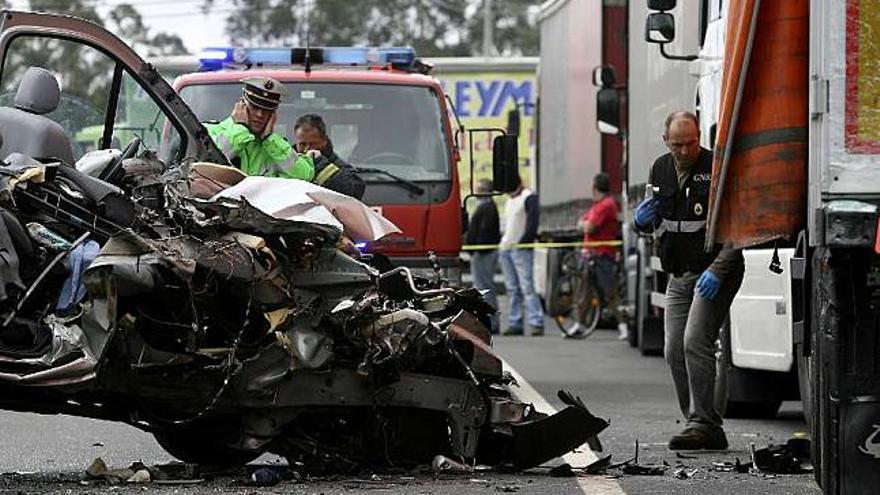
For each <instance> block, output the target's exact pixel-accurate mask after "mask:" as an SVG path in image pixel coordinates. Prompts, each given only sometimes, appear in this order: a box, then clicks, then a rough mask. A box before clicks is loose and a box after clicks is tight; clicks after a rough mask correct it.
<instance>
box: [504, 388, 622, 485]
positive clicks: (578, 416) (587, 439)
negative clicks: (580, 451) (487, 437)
mask: <svg viewBox="0 0 880 495" xmlns="http://www.w3.org/2000/svg"><path fill="white" fill-rule="evenodd" d="M558 397H559V400H561V401H562V402H563V403H564V404H566V407H565V408H564V409H562V410H561V411H559V412H557V413H556V414H553V415H535V416H537V417H536V419H533V420H528V421H523V422H520V423H512V424H510V425H509V431H510V436H509V438H510V443H509V445H507V446H504V445H500V444H499V443H498V442H493V444H494V445H496V446H499V447H501V448H502V449H505V450H507V451H508V452H510V455H509V459H510V461H511V462H512V464H513V467H514V468H515V469H528V468H532V467H535V466H539V465H541V464H543V463H545V462H547V461H549V460H552V459H555V458H557V457H560V456H562V455H564V454H566V453H568V452H571V451H572V450H574V449H576V448H578V447H579V446H581V445H583V444H584V443H590V444H591V445H596V444H598V442H597V441H596V436H597V435H598V434H599V433H600V432H602V430H604V429H605V428H608V424H609V423H608V421H606V420H604V419H602V418H598V417H596V416H593V414H591V413H590V411H589V410H588V409H587V407H586V406H585V405H584V403H583V401H581V399H580V397H576V396H574V395H572V394H571V393H570V392H567V391H565V390H560V391H559V392H558Z"/></svg>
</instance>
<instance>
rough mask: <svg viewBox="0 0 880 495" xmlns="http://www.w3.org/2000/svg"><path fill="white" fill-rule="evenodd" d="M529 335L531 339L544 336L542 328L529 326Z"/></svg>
mask: <svg viewBox="0 0 880 495" xmlns="http://www.w3.org/2000/svg"><path fill="white" fill-rule="evenodd" d="M529 335H531V336H532V337H540V336H542V335H544V327H535V326H530V327H529Z"/></svg>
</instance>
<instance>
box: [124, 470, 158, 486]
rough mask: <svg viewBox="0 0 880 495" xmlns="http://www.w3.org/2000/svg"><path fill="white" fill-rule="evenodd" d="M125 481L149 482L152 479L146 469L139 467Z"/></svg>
mask: <svg viewBox="0 0 880 495" xmlns="http://www.w3.org/2000/svg"><path fill="white" fill-rule="evenodd" d="M125 481H126V482H127V483H149V482H151V481H152V477H151V476H150V472H149V471H148V470H146V469H140V470H138V471H135V472H134V474H133V475H131V477H130V478H128V479H127V480H125Z"/></svg>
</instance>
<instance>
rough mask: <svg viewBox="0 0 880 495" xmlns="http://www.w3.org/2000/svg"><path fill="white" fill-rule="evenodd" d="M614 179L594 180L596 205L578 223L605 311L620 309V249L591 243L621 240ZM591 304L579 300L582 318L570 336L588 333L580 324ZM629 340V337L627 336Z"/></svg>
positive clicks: (602, 176)
mask: <svg viewBox="0 0 880 495" xmlns="http://www.w3.org/2000/svg"><path fill="white" fill-rule="evenodd" d="M610 192H611V179H610V178H609V177H608V174H606V173H604V172H600V173H598V174H596V176H595V177H594V178H593V205H592V206H591V207H590V209H589V210H587V212H586V213H584V215H583V216H582V217H581V218H580V219H579V220H578V223H577V228H578V230H580V231H581V232H583V233H584V249H583V251H582V253H581V254H582V256H583V258H584V259H585V261H586V260H589V261H591V262H592V263H593V270H595V273H596V280H597V281H598V285H599V287H598V288H599V290H600V291H602V295H603V297H604V301H605V306H606V307H605V309H607V310H609V311H611V312H614V311H615V309H616V308H617V248H615V247H613V246H590V244H589V243H591V242H602V241H615V240H618V239H619V238H620V220H619V219H618V217H619V215H620V208H618V206H617V201H615V199H614V197H612V196H611V194H610ZM586 302H587V301H577V304H578V312H579V316H580V318H578V320H579V322H578V323H577V324H576V325H575V328H574V329H573V330H572V331H571V333H569V334H567V335H566V337H579V336H582V335H583V334H584V333H585V332H586V331H587V329H586V327H584V326H583V325H582V324H581V323H580V321H583V320H584V318H583V312H584V311H586V306H585V304H586ZM624 338H625V336H624Z"/></svg>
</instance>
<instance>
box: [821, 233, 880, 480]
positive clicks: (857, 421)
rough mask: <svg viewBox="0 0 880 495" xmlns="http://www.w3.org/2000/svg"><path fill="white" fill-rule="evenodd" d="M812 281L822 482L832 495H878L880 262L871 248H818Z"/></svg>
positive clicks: (879, 458) (879, 452) (879, 475)
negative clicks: (863, 494) (866, 494)
mask: <svg viewBox="0 0 880 495" xmlns="http://www.w3.org/2000/svg"><path fill="white" fill-rule="evenodd" d="M812 274H813V281H814V283H813V294H814V296H813V307H812V312H813V313H814V314H815V315H816V316H815V319H814V320H813V321H814V322H815V323H816V325H815V326H814V327H813V328H814V330H815V331H813V332H812V335H813V336H814V338H813V340H812V341H813V342H814V343H815V346H814V347H813V361H814V366H813V369H814V370H815V371H814V383H812V384H811V391H812V392H813V393H814V396H813V397H814V398H813V406H812V411H811V413H812V415H813V421H814V425H815V426H814V427H813V428H812V430H813V432H814V436H813V445H814V452H815V453H816V454H817V455H816V456H815V457H814V459H813V463H814V466H815V467H816V471H817V472H818V474H819V477H818V482H819V484H820V485H821V486H822V488H823V490H824V491H825V493H829V494H846V495H850V494H862V493H877V491H876V490H877V487H878V486H880V438H878V436H880V427H878V426H877V424H878V421H877V418H878V417H880V352H878V344H880V258H878V257H877V256H876V255H875V254H874V253H873V252H872V250H870V249H855V248H849V249H844V248H837V249H831V248H827V247H822V248H817V249H816V251H815V253H814V257H813V266H812ZM817 406H818V407H817ZM817 411H818V412H817Z"/></svg>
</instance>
